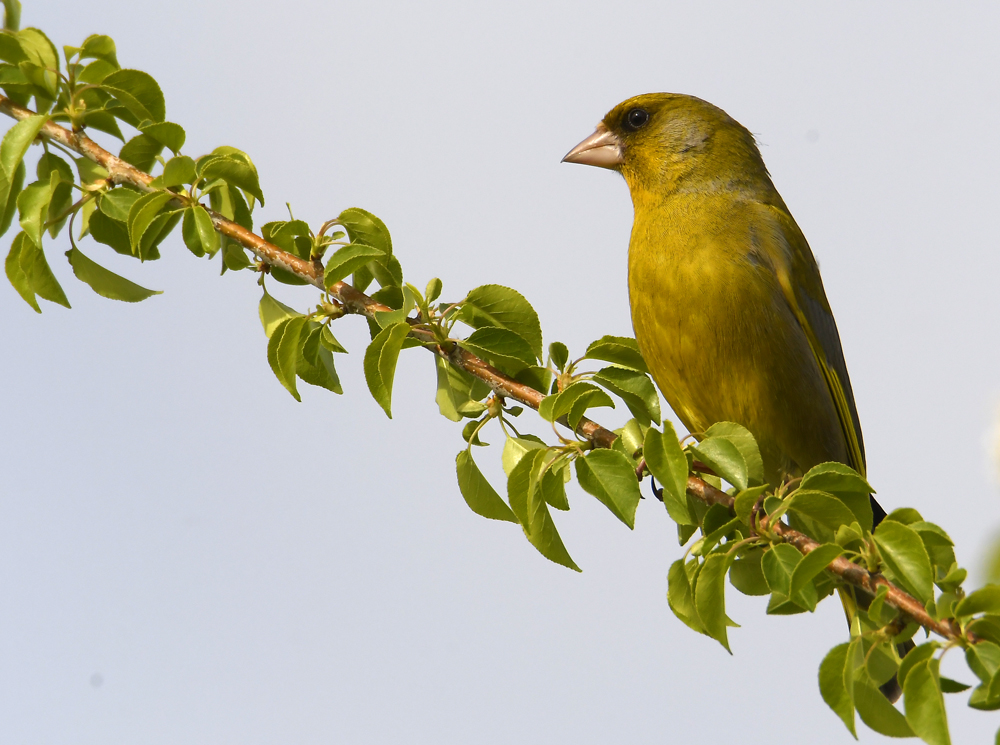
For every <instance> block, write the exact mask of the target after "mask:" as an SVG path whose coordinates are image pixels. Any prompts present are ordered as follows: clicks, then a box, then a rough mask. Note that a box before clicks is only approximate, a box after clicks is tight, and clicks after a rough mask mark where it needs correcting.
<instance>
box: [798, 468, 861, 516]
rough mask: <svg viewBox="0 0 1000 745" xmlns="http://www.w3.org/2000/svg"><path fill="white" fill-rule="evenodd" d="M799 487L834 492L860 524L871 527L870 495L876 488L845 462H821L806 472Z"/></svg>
mask: <svg viewBox="0 0 1000 745" xmlns="http://www.w3.org/2000/svg"><path fill="white" fill-rule="evenodd" d="M799 488H800V489H812V490H815V491H822V492H827V493H828V494H833V495H834V496H835V497H837V498H838V499H840V501H842V502H843V503H844V504H846V505H847V506H848V508H849V509H850V510H851V512H853V513H854V515H855V517H856V518H857V520H858V523H859V524H861V525H862V526H864V528H865V529H866V530H867V529H870V527H871V525H872V505H871V498H870V496H869V495H871V494H874V493H875V490H874V489H872V487H871V485H870V484H869V483H868V482H867V481H865V479H864V478H862V477H861V476H860V475H859V474H858V472H857V471H855V470H854V469H852V468H850V467H848V466H845V465H844V464H843V463H820V464H819V465H818V466H814V467H813V468H810V469H809V471H807V472H806V475H805V476H803V477H802V483H800V484H799Z"/></svg>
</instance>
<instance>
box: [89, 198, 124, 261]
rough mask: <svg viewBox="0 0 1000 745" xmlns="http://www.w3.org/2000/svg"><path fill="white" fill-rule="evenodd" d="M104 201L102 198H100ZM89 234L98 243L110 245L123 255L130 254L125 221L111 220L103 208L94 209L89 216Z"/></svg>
mask: <svg viewBox="0 0 1000 745" xmlns="http://www.w3.org/2000/svg"><path fill="white" fill-rule="evenodd" d="M101 201H102V202H103V201H104V200H103V199H102V200H101ZM89 228H90V235H91V236H93V238H94V240H95V241H97V242H98V243H103V244H104V245H106V246H111V248H113V249H114V250H115V251H116V252H117V253H120V254H122V255H123V256H132V255H133V254H132V246H131V244H129V240H128V228H126V227H125V223H122V222H118V221H117V220H112V219H111V218H110V217H108V216H107V215H106V214H104V211H103V210H100V211H95V212H94V213H93V214H92V215H91V216H90V224H89Z"/></svg>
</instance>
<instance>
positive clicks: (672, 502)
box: [642, 420, 698, 525]
mask: <svg viewBox="0 0 1000 745" xmlns="http://www.w3.org/2000/svg"><path fill="white" fill-rule="evenodd" d="M642 452H643V457H644V458H645V459H646V466H647V467H648V468H649V472H650V473H651V474H653V476H654V478H656V480H657V481H659V482H660V484H661V485H662V486H663V506H664V507H666V508H667V514H669V515H670V519H672V520H673V521H674V522H676V523H677V524H678V525H697V523H698V521H697V520H696V519H695V517H694V516H693V515H692V514H691V510H690V509H689V508H688V502H687V480H688V460H687V456H686V455H684V451H683V450H681V446H680V443H679V442H678V441H677V433H676V432H675V431H674V425H673V424H671V423H670V422H669V421H666V420H665V421H664V422H663V432H662V433H661V432H660V431H659V430H656V429H653V428H650V429H648V430H647V431H646V437H645V439H644V440H643V446H642Z"/></svg>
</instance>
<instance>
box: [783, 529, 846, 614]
mask: <svg viewBox="0 0 1000 745" xmlns="http://www.w3.org/2000/svg"><path fill="white" fill-rule="evenodd" d="M843 552H844V550H843V549H842V548H841V547H840V546H838V545H836V544H835V543H824V544H823V545H822V546H818V547H817V548H815V549H813V550H812V551H810V552H809V553H808V554H806V555H805V556H803V557H802V561H800V562H799V563H798V564H797V565H796V566H795V569H794V570H793V571H792V579H791V582H790V585H789V590H790V592H789V597H793V598H794V597H798V595H799V593H800V592H802V590H803V589H804V588H805V586H806V585H807V584H810V583H811V582H812V581H813V578H815V577H816V575H818V574H819V573H820V572H822V571H823V570H824V569H826V567H827V566H828V565H829V564H830V562H831V561H833V560H834V559H836V558H837V557H838V556H840V555H841V554H842V553H843ZM810 610H812V609H810Z"/></svg>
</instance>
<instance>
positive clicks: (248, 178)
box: [200, 147, 264, 207]
mask: <svg viewBox="0 0 1000 745" xmlns="http://www.w3.org/2000/svg"><path fill="white" fill-rule="evenodd" d="M200 176H201V178H203V179H205V180H206V181H211V180H212V179H216V178H221V179H222V180H224V181H225V182H226V183H228V184H230V185H232V186H238V187H239V188H241V189H243V191H245V192H247V193H248V194H250V195H252V196H253V197H254V198H255V199H256V200H257V201H258V202H260V204H261V206H262V207H263V206H264V193H263V192H262V191H261V190H260V181H259V180H258V178H257V168H256V167H255V166H254V164H253V162H252V161H251V160H250V156H248V155H247V154H246V153H244V152H242V151H240V150H237V149H236V148H228V147H227V148H216V149H215V151H214V153H213V155H212V156H210V157H209V158H208V159H206V160H205V161H203V162H202V163H201V168H200Z"/></svg>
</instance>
